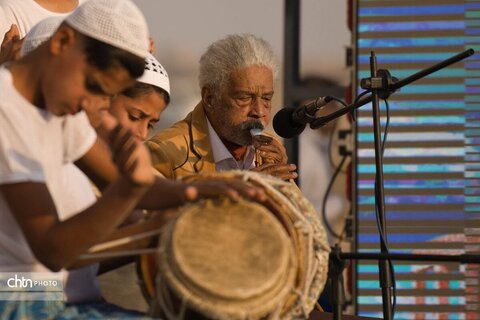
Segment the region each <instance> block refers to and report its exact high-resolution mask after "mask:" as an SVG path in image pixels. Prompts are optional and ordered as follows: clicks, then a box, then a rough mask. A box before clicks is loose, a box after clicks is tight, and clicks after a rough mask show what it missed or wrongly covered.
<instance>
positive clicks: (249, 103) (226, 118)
mask: <svg viewBox="0 0 480 320" xmlns="http://www.w3.org/2000/svg"><path fill="white" fill-rule="evenodd" d="M273 93H274V92H273V73H272V71H271V70H270V69H269V68H267V67H264V66H249V67H245V68H240V69H237V70H235V71H233V72H232V73H231V74H230V78H229V81H227V85H226V86H225V88H223V90H221V91H220V92H214V93H213V94H212V99H211V106H208V107H207V115H208V119H209V121H210V123H211V124H212V126H213V128H214V129H215V131H216V132H217V134H218V135H219V137H220V138H221V139H223V140H227V141H229V142H231V143H235V144H238V145H242V146H245V145H251V144H252V137H251V135H250V131H249V129H248V127H249V126H248V125H245V124H248V123H251V122H261V123H262V125H263V126H266V125H267V124H268V123H269V122H270V112H271V107H272V98H273Z"/></svg>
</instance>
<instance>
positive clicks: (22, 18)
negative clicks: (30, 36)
mask: <svg viewBox="0 0 480 320" xmlns="http://www.w3.org/2000/svg"><path fill="white" fill-rule="evenodd" d="M85 1H86V0H79V1H78V2H79V4H82V3H83V2H85ZM68 14H69V13H56V12H52V11H49V10H47V9H45V8H43V7H42V6H40V5H39V4H38V3H37V2H35V1H34V0H0V38H1V39H2V40H3V36H4V35H5V33H6V32H7V31H8V30H9V29H10V26H11V25H12V24H16V25H17V26H18V29H19V31H20V37H21V38H23V37H25V35H26V34H27V32H28V31H30V29H32V27H33V26H34V25H36V24H37V23H38V22H40V21H41V20H43V19H45V18H48V17H66V16H67V15H68Z"/></svg>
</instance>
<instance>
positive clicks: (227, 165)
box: [205, 117, 255, 171]
mask: <svg viewBox="0 0 480 320" xmlns="http://www.w3.org/2000/svg"><path fill="white" fill-rule="evenodd" d="M205 118H206V119H207V125H208V136H209V137H210V145H211V146H212V152H213V161H215V168H216V169H217V171H229V170H250V169H252V168H255V149H254V148H253V147H252V146H248V147H247V152H246V154H245V156H244V157H243V159H242V160H241V161H237V160H236V159H235V158H234V157H233V155H232V154H231V153H230V151H228V149H227V147H225V145H224V144H223V142H222V140H221V139H220V137H219V136H218V134H217V132H216V131H215V129H213V127H212V125H211V124H210V121H209V120H208V118H207V117H205Z"/></svg>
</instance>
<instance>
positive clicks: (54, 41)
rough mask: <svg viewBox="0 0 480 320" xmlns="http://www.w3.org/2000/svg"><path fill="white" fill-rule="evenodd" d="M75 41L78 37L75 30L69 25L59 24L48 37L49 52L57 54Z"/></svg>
mask: <svg viewBox="0 0 480 320" xmlns="http://www.w3.org/2000/svg"><path fill="white" fill-rule="evenodd" d="M76 41H78V37H77V34H76V32H75V30H73V29H72V28H70V27H69V26H66V25H61V26H60V28H58V30H57V31H56V32H55V33H54V34H53V36H52V38H51V39H50V53H52V54H53V55H58V54H60V53H62V52H63V51H65V50H66V49H68V48H69V47H71V46H73V45H74V44H75V42H76Z"/></svg>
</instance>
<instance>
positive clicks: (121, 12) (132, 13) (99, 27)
mask: <svg viewBox="0 0 480 320" xmlns="http://www.w3.org/2000/svg"><path fill="white" fill-rule="evenodd" d="M65 21H66V22H67V23H68V24H69V25H70V26H71V27H72V28H74V29H75V30H77V31H78V32H80V33H82V34H84V35H87V36H89V37H91V38H93V39H96V40H99V41H102V42H105V43H107V44H110V45H112V46H114V47H117V48H120V49H123V50H125V51H127V52H130V53H133V54H134V55H137V56H139V57H141V58H146V57H147V54H148V48H149V40H148V37H149V32H148V26H147V22H146V20H145V17H144V16H143V14H142V12H141V11H140V9H138V7H137V6H136V5H135V4H134V3H133V2H132V1H130V0H92V1H86V2H84V3H83V4H82V5H80V6H79V7H78V8H77V9H76V10H75V11H74V12H73V13H72V14H70V15H69V16H68V17H67V18H66V19H65Z"/></svg>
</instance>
